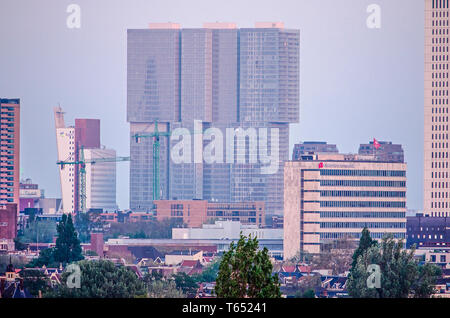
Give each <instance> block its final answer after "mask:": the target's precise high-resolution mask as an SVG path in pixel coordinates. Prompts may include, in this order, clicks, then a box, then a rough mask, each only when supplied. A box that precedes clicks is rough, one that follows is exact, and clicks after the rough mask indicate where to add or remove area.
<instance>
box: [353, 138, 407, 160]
mask: <svg viewBox="0 0 450 318" xmlns="http://www.w3.org/2000/svg"><path fill="white" fill-rule="evenodd" d="M378 144H379V145H380V147H379V148H378V149H376V148H375V146H374V142H373V141H371V142H369V143H368V144H361V145H360V146H359V151H358V153H359V154H360V155H373V156H375V158H376V160H379V161H389V162H405V157H404V154H403V148H402V145H398V144H393V143H392V142H391V141H378Z"/></svg>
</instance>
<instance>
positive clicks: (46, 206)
mask: <svg viewBox="0 0 450 318" xmlns="http://www.w3.org/2000/svg"><path fill="white" fill-rule="evenodd" d="M61 203H62V199H59V198H41V199H39V200H38V202H37V204H36V205H35V208H39V209H42V213H43V214H57V213H58V212H59V211H61V210H62V209H61V205H62V204H61Z"/></svg>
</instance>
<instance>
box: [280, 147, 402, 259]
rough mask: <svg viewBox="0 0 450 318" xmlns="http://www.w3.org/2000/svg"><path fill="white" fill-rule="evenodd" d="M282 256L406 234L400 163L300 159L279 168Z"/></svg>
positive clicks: (326, 156)
mask: <svg viewBox="0 0 450 318" xmlns="http://www.w3.org/2000/svg"><path fill="white" fill-rule="evenodd" d="M284 182H285V186H284V191H285V192H284V196H285V200H284V207H285V208H284V257H285V259H289V258H292V257H294V256H296V255H297V254H298V253H299V252H300V251H306V252H309V253H319V252H320V251H321V244H323V243H326V242H330V241H333V240H337V239H345V238H348V239H352V240H357V239H359V237H360V235H361V231H362V229H363V228H364V227H368V228H369V230H370V234H371V236H372V238H374V239H381V238H382V237H383V236H384V235H385V234H386V233H392V234H393V235H394V238H397V239H401V238H405V234H406V218H405V215H406V164H405V163H398V162H388V161H378V160H376V159H375V158H374V157H373V156H362V155H355V154H351V155H345V154H312V155H305V156H304V157H303V158H302V160H300V161H291V162H286V163H285V167H284Z"/></svg>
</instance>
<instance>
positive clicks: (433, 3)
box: [423, 0, 450, 217]
mask: <svg viewBox="0 0 450 318" xmlns="http://www.w3.org/2000/svg"><path fill="white" fill-rule="evenodd" d="M448 14H449V1H448V0H425V76H424V79H425V85H424V87H425V92H424V98H425V100H424V186H423V188H424V198H423V202H424V207H423V210H424V214H426V215H431V216H441V217H442V216H450V198H449V182H448V178H449V162H450V158H449V150H448V83H449V79H448V74H449V70H448V67H449V60H448V56H449V54H448V49H449V34H448V32H449V16H448Z"/></svg>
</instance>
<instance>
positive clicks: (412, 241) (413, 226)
mask: <svg viewBox="0 0 450 318" xmlns="http://www.w3.org/2000/svg"><path fill="white" fill-rule="evenodd" d="M413 245H416V247H417V248H421V247H424V248H425V247H427V248H443V247H447V248H450V217H428V216H424V215H423V214H422V213H418V214H417V215H416V216H408V217H406V247H408V248H410V247H412V246H413Z"/></svg>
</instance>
